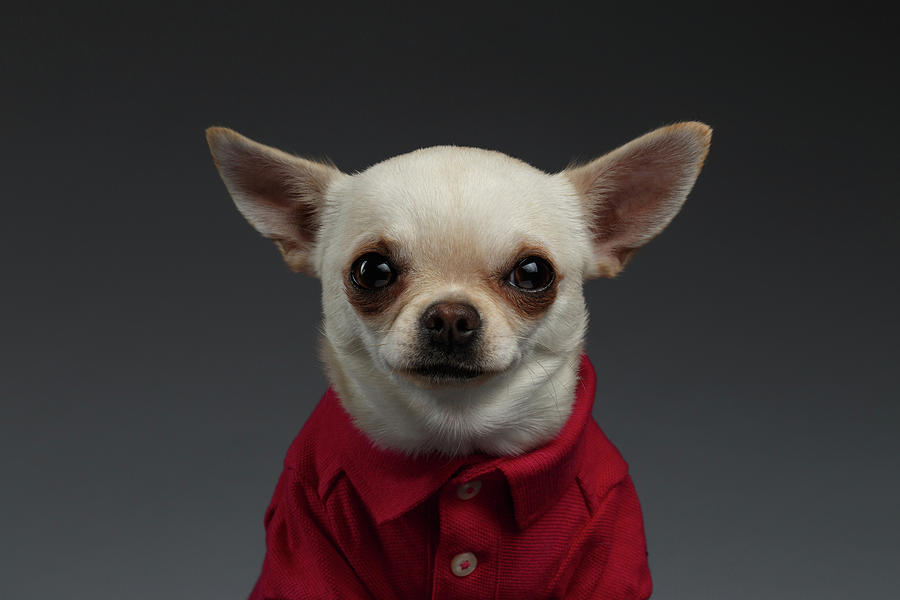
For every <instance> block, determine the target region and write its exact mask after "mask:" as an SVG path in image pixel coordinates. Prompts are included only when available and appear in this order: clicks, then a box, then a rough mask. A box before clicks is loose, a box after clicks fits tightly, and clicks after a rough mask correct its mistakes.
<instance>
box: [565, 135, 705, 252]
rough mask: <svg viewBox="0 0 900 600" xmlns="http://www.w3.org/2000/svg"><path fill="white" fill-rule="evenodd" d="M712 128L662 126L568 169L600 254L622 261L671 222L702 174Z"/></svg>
mask: <svg viewBox="0 0 900 600" xmlns="http://www.w3.org/2000/svg"><path fill="white" fill-rule="evenodd" d="M709 131H710V130H709V128H708V127H706V126H705V125H702V124H699V123H685V124H679V125H673V126H670V127H664V128H662V129H659V130H657V131H654V132H651V133H649V134H647V135H644V136H642V137H640V138H638V139H636V140H634V141H632V142H629V143H628V144H625V145H624V146H622V147H620V148H618V149H617V150H614V151H613V152H610V153H609V154H607V155H606V156H603V157H601V158H598V159H597V160H595V161H593V162H591V163H588V164H587V165H584V166H582V167H578V168H576V169H574V170H572V171H570V172H569V177H570V179H571V181H572V182H573V184H574V185H575V187H576V188H577V189H579V190H580V191H581V192H582V194H583V197H584V202H585V204H586V207H587V209H588V212H589V214H590V215H591V216H592V219H591V225H590V228H591V231H592V232H593V234H594V237H595V241H596V244H597V250H598V251H599V252H600V253H601V254H606V255H610V256H613V257H615V258H616V259H618V260H619V262H620V263H621V264H624V260H626V259H627V258H628V257H629V256H630V255H631V253H632V252H633V251H634V250H635V249H636V248H639V247H640V246H642V245H644V244H645V243H647V242H648V241H649V240H650V239H652V238H653V237H654V236H656V235H657V234H659V233H660V232H661V231H662V230H663V229H664V228H665V227H666V225H668V224H669V222H670V221H671V220H672V218H674V216H675V214H676V213H677V212H678V210H679V209H680V208H681V205H682V203H683V202H684V199H685V197H686V196H687V193H688V191H689V190H690V188H691V186H692V185H693V183H694V180H695V179H696V177H697V174H698V173H699V170H700V165H701V164H702V161H703V158H704V157H705V155H706V151H707V149H708V143H709ZM621 264H620V267H621Z"/></svg>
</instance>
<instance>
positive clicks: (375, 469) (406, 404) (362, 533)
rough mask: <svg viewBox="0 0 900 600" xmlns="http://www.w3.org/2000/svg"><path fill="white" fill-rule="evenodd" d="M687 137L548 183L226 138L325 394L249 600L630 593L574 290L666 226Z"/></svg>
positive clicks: (635, 572) (633, 502)
mask: <svg viewBox="0 0 900 600" xmlns="http://www.w3.org/2000/svg"><path fill="white" fill-rule="evenodd" d="M710 137H711V129H710V128H709V127H708V126H706V125H704V124H702V123H697V122H687V123H678V124H675V125H671V126H667V127H663V128H660V129H657V130H655V131H652V132H650V133H648V134H646V135H643V136H641V137H638V138H636V139H635V140H633V141H631V142H629V143H627V144H625V145H624V146H621V147H620V148H618V149H616V150H614V151H612V152H610V153H608V154H606V155H604V156H602V157H600V158H597V159H595V160H593V161H590V162H588V163H586V164H583V165H580V166H570V167H568V168H566V169H565V170H563V171H561V172H559V173H555V174H548V173H545V172H542V171H540V170H538V169H536V168H535V167H533V166H531V165H529V164H527V163H525V162H522V161H520V160H517V159H514V158H511V157H509V156H507V155H505V154H502V153H500V152H495V151H489V150H482V149H477V148H468V147H457V146H437V147H431V148H425V149H421V150H416V151H414V152H410V153H408V154H404V155H401V156H396V157H394V158H391V159H388V160H386V161H384V162H381V163H378V164H376V165H374V166H372V167H370V168H368V169H366V170H365V171H363V172H360V173H356V174H353V175H350V174H345V173H343V172H341V171H340V170H338V169H337V168H336V167H334V166H333V165H330V164H325V163H322V162H316V161H312V160H307V159H304V158H300V157H297V156H293V155H290V154H287V153H285V152H282V151H280V150H277V149H275V148H271V147H268V146H265V145H262V144H259V143H257V142H254V141H251V140H250V139H247V138H245V137H243V136H241V135H239V134H238V133H236V132H234V131H232V130H230V129H226V128H221V127H213V128H210V129H209V130H208V131H207V140H208V142H209V146H210V149H211V151H212V155H213V158H214V160H215V163H216V166H217V167H218V170H219V173H220V175H221V177H222V179H223V181H224V182H225V185H226V187H227V189H228V191H229V193H230V194H231V197H232V199H233V200H234V203H235V204H236V206H237V208H238V210H239V211H240V212H241V214H242V215H243V216H244V217H245V218H246V219H247V221H249V222H250V224H251V225H252V226H253V227H255V228H256V229H257V230H258V231H259V232H260V233H261V234H262V235H263V236H265V237H267V238H269V239H271V240H273V241H274V242H275V244H276V246H277V247H278V249H279V250H280V252H281V254H282V256H283V258H284V260H285V261H286V263H287V265H288V266H289V267H290V268H291V269H292V270H294V271H299V272H304V273H307V274H309V275H313V276H316V277H318V278H320V279H321V283H322V308H323V312H324V318H323V328H322V331H323V335H322V338H321V346H320V350H321V356H322V359H323V362H324V364H325V367H326V370H327V373H328V376H329V379H330V382H331V387H330V388H329V390H328V391H327V392H326V393H325V396H323V397H322V399H321V401H320V402H319V404H318V406H317V407H316V409H315V411H314V412H313V414H312V415H311V416H310V418H309V420H308V421H307V423H306V424H305V425H304V427H303V429H302V430H301V431H300V433H299V435H298V436H297V439H296V440H295V441H294V443H293V444H292V445H291V448H290V450H289V451H288V456H287V458H286V460H285V468H284V471H283V473H282V475H281V478H280V480H279V482H278V485H277V486H276V491H275V494H274V496H273V498H272V502H271V503H270V505H269V508H268V510H267V511H266V516H265V525H266V534H267V537H266V539H267V551H266V557H265V560H264V563H263V569H262V574H261V575H260V577H259V579H258V581H257V584H256V586H255V588H254V589H253V592H252V595H251V598H254V599H261V598H304V599H307V598H310V599H311V598H375V599H381V598H416V599H421V598H444V597H447V598H518V599H522V598H529V599H531V598H563V597H565V598H616V599H619V598H646V597H649V595H650V591H651V584H650V576H649V569H648V567H647V554H646V546H645V541H644V532H643V524H642V518H641V514H640V506H639V504H638V501H637V496H636V494H635V492H634V487H633V485H632V482H631V479H630V477H629V475H628V473H627V465H626V464H625V462H624V461H623V460H622V458H621V456H620V455H619V454H618V452H617V451H616V449H615V448H614V447H613V446H612V444H611V443H610V442H609V441H608V440H607V439H606V438H605V436H604V435H603V433H602V431H601V430H600V429H599V427H598V426H597V424H596V423H595V422H594V420H593V418H592V417H591V406H592V402H593V393H594V384H595V379H594V372H593V369H592V367H591V364H590V361H589V360H588V359H587V357H586V356H584V354H583V346H584V336H585V330H586V326H587V312H586V308H585V301H584V295H583V291H582V285H583V282H584V281H585V280H586V279H589V278H593V277H614V276H615V275H616V274H618V273H619V272H620V271H621V270H622V268H623V267H624V266H625V264H626V263H627V262H628V261H629V259H630V258H631V257H632V256H633V254H634V252H635V250H636V249H638V248H639V247H641V246H643V245H644V244H646V243H647V242H648V241H649V240H650V239H652V238H653V237H654V236H656V235H657V234H659V233H660V232H661V231H662V230H663V229H664V228H665V227H666V225H668V224H669V222H670V221H671V220H672V219H673V218H674V216H675V215H676V213H677V212H678V211H679V209H680V208H681V206H682V204H683V202H684V200H685V198H686V196H687V194H688V192H689V191H690V189H691V188H692V186H693V184H694V181H695V180H696V178H697V176H698V174H699V172H700V169H701V167H702V164H703V161H704V159H705V157H706V155H707V152H708V149H709V143H710Z"/></svg>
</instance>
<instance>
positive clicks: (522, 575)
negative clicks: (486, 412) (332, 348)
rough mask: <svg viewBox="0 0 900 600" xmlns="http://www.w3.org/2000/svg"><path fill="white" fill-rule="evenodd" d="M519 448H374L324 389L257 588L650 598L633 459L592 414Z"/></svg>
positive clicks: (279, 505) (584, 388)
mask: <svg viewBox="0 0 900 600" xmlns="http://www.w3.org/2000/svg"><path fill="white" fill-rule="evenodd" d="M594 389H595V378H594V370H593V367H592V366H591V363H590V361H589V360H588V359H587V357H586V356H583V357H582V359H581V366H580V369H579V384H578V386H577V391H576V400H575V405H574V408H573V411H572V415H571V417H570V418H569V420H568V421H567V422H566V424H565V426H564V427H563V429H562V431H561V432H560V434H559V435H558V436H557V437H556V438H555V439H553V440H552V441H551V442H549V443H548V444H546V445H545V446H543V447H541V448H538V449H536V450H533V451H531V452H529V453H527V454H523V455H521V456H515V457H503V458H496V457H490V456H485V455H473V456H466V457H459V458H453V459H447V458H440V457H438V456H426V457H419V458H410V457H408V456H405V455H402V454H400V453H397V452H393V451H389V450H383V449H379V448H375V447H374V446H373V445H372V443H371V442H370V441H369V439H368V438H367V437H365V435H364V434H363V433H362V432H360V431H359V430H358V429H357V428H356V427H355V426H354V425H353V423H352V421H351V419H350V417H349V415H348V414H347V413H346V412H345V411H344V410H343V408H342V407H341V404H340V402H339V400H338V398H337V396H336V395H335V393H334V392H333V391H332V390H331V389H329V390H328V391H327V392H325V395H324V396H323V397H322V400H321V401H320V402H319V405H318V406H317V407H316V409H315V411H313V414H312V415H311V416H310V418H309V420H308V421H307V423H306V425H305V426H304V427H303V429H302V430H301V431H300V434H299V435H298V436H297V439H296V440H294V443H293V444H292V445H291V447H290V449H289V450H288V454H287V458H286V459H285V463H284V471H283V472H282V474H281V477H280V479H279V480H278V485H277V487H276V488H275V494H274V496H273V497H272V502H271V504H270V505H269V508H268V510H267V511H266V515H265V527H266V547H267V549H266V557H265V561H264V562H263V567H262V574H261V575H260V577H259V580H258V581H257V583H256V586H255V587H254V588H253V592H252V593H251V595H250V598H251V600H261V599H285V600H294V599H297V600H300V599H302V600H307V599H309V600H311V599H319V598H334V599H341V600H347V599H355V598H371V599H373V600H389V599H391V600H392V599H401V598H402V599H410V600H413V599H414V600H422V599H423V598H432V599H444V598H447V599H455V600H456V599H467V598H477V599H479V600H480V599H487V598H495V599H501V598H504V599H506V598H508V599H514V600H537V599H543V598H573V599H580V598H604V599H610V600H612V599H615V600H622V599H633V598H634V599H637V598H648V597H649V596H650V587H651V586H650V572H649V570H648V567H647V554H646V543H645V541H644V528H643V522H642V518H641V509H640V505H639V504H638V498H637V495H636V493H635V490H634V486H633V485H632V482H631V478H630V477H629V475H628V467H627V465H626V464H625V461H624V460H623V459H622V457H621V455H620V454H619V452H618V451H617V450H616V448H615V447H614V446H613V445H612V444H611V443H610V442H609V440H607V439H606V436H605V435H604V434H603V432H602V431H601V430H600V428H599V427H598V426H597V423H596V422H595V421H594V419H593V417H592V416H591V407H592V405H593V401H594Z"/></svg>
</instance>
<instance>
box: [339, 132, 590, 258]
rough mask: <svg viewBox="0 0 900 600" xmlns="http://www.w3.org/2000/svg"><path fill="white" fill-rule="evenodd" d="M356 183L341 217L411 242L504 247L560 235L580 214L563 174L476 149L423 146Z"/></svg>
mask: <svg viewBox="0 0 900 600" xmlns="http://www.w3.org/2000/svg"><path fill="white" fill-rule="evenodd" d="M351 180H352V181H350V182H348V184H349V185H348V186H347V187H346V189H344V190H342V193H341V198H340V199H339V203H340V209H339V210H340V214H341V218H342V220H343V221H344V222H345V223H352V228H353V229H354V230H356V231H357V232H358V231H360V230H364V231H367V232H371V233H373V234H380V235H384V236H386V237H389V238H393V239H397V240H400V241H405V242H410V243H424V244H430V245H435V244H441V245H447V244H451V245H457V244H460V243H465V244H472V245H474V246H476V247H479V248H482V249H484V250H489V251H499V249H500V247H502V246H509V245H512V244H516V243H519V242H520V241H521V240H522V238H523V237H530V238H533V239H535V240H537V241H544V240H547V239H548V238H549V237H554V236H557V237H558V236H559V235H560V234H561V233H562V232H564V231H565V230H566V229H568V228H569V226H570V225H571V222H572V220H573V219H576V218H577V214H576V213H577V208H576V207H575V202H573V198H572V197H571V193H570V190H569V189H568V188H567V187H566V185H565V183H564V182H563V181H562V180H561V178H559V177H555V176H553V175H548V174H547V173H544V172H543V171H540V170H539V169H537V168H535V167H533V166H531V165H529V164H527V163H525V162H523V161H520V160H518V159H515V158H512V157H510V156H507V155H506V154H503V153H500V152H495V151H490V150H482V149H479V148H467V147H457V146H435V147H431V148H425V149H422V150H417V151H414V152H410V153H408V154H403V155H400V156H396V157H394V158H391V159H388V160H386V161H384V162H381V163H378V164H377V165H374V166H372V167H370V168H369V169H367V170H366V171H363V172H362V173H359V174H357V175H354V176H353V177H352V178H351ZM473 249H474V248H473Z"/></svg>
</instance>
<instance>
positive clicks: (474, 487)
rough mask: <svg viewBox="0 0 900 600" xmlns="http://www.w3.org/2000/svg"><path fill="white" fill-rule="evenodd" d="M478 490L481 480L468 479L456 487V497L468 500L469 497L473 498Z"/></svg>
mask: <svg viewBox="0 0 900 600" xmlns="http://www.w3.org/2000/svg"><path fill="white" fill-rule="evenodd" d="M480 490H481V482H480V481H478V480H477V479H476V480H474V481H470V482H469V483H464V484H462V485H461V486H459V487H458V488H456V497H457V498H459V499H460V500H469V499H471V498H474V497H475V496H476V495H477V494H478V492H479V491H480Z"/></svg>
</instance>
